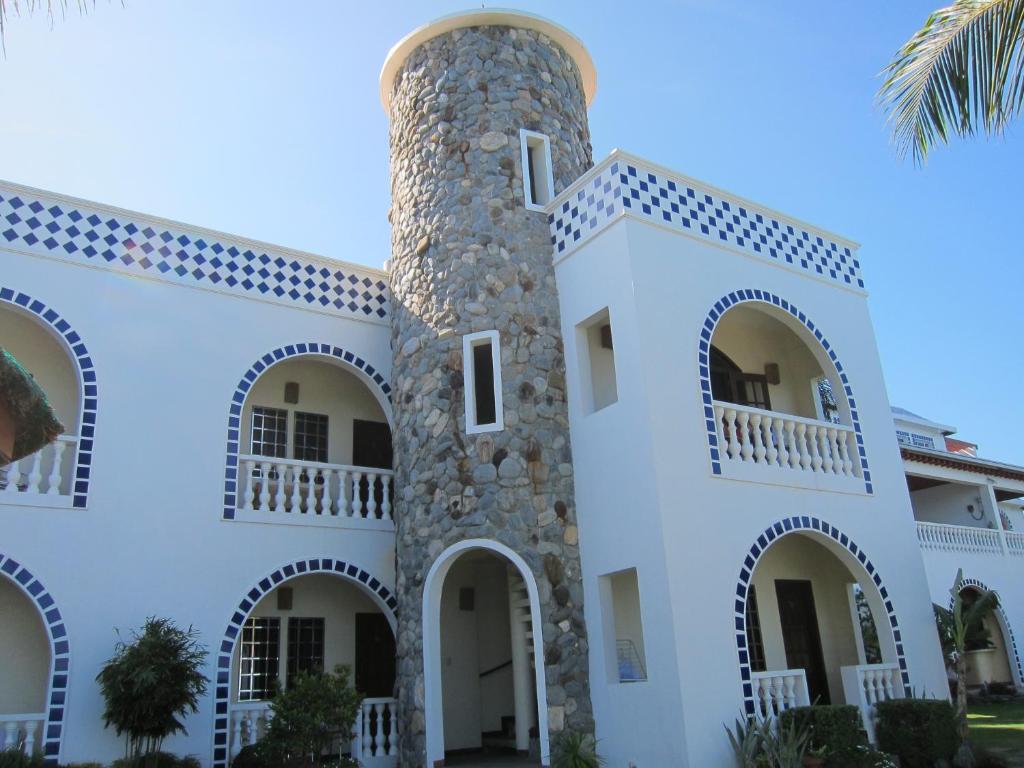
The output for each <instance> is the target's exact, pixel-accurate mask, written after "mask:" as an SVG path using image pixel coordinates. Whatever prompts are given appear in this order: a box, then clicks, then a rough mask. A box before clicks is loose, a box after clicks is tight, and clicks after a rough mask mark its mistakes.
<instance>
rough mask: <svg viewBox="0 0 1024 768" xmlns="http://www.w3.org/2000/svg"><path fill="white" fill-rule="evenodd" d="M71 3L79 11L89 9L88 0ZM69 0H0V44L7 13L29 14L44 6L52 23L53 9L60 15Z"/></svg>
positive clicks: (74, 0)
mask: <svg viewBox="0 0 1024 768" xmlns="http://www.w3.org/2000/svg"><path fill="white" fill-rule="evenodd" d="M70 2H71V3H73V4H74V5H76V6H78V11H79V13H86V12H87V11H88V10H89V2H88V0H70ZM68 4H69V0H20V2H19V0H0V46H2V45H3V41H4V28H5V22H6V21H7V15H8V14H9V13H11V12H12V11H13V12H14V13H16V14H19V15H20V14H21V12H22V11H23V10H24V11H25V13H27V14H29V15H31V14H33V13H35V12H36V11H37V10H39V9H41V8H43V7H45V8H46V15H47V17H48V18H49V19H50V23H51V24H52V23H53V19H54V11H56V10H58V9H59V10H60V12H61V15H62V16H63V15H64V13H65V12H66V11H67V9H68ZM92 5H94V6H95V5H96V0H92Z"/></svg>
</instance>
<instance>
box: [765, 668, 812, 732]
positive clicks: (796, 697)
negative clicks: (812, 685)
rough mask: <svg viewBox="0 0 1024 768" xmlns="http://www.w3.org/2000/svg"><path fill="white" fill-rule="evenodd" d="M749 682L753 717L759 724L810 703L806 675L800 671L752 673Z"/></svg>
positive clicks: (785, 670)
mask: <svg viewBox="0 0 1024 768" xmlns="http://www.w3.org/2000/svg"><path fill="white" fill-rule="evenodd" d="M750 681H751V684H752V685H753V688H754V705H755V707H756V712H755V716H756V717H757V719H758V721H759V722H764V721H765V720H774V719H775V718H776V717H778V716H779V715H780V714H782V713H783V712H785V711H786V710H787V709H793V708H794V707H806V706H808V705H809V704H810V703H811V699H810V696H809V694H808V693H807V674H806V673H805V672H804V670H802V669H783V670H778V671H772V672H754V673H753V674H751V676H750Z"/></svg>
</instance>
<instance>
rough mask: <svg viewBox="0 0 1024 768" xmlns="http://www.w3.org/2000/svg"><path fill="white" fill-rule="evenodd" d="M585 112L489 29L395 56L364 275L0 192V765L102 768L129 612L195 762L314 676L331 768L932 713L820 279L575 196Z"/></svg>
mask: <svg viewBox="0 0 1024 768" xmlns="http://www.w3.org/2000/svg"><path fill="white" fill-rule="evenodd" d="M595 87H596V74H595V70H594V67H593V64H592V62H591V60H590V57H589V54H588V53H587V52H586V50H585V48H584V47H583V45H582V44H581V43H580V42H579V41H578V40H577V39H576V38H574V37H573V36H572V35H571V34H570V33H569V32H567V31H566V30H564V29H562V28H561V27H558V26H557V25H555V24H552V23H551V22H548V21H545V20H543V19H539V18H537V17H534V16H531V15H528V14H523V13H517V12H508V11H487V10H484V11H473V12H469V13H466V14H461V15H457V16H454V17H449V18H446V19H442V20H440V21H438V22H435V23H433V24H430V25H427V26H425V27H423V28H421V29H419V30H417V31H415V32H414V33H412V34H411V35H410V36H409V37H407V38H405V39H404V40H403V41H402V42H400V43H399V44H398V45H397V46H396V47H395V48H394V49H393V50H392V52H391V53H390V55H389V56H388V58H387V61H386V63H385V67H384V71H383V72H382V75H381V92H382V99H383V102H384V105H385V108H386V109H387V110H388V113H389V116H390V117H391V119H392V136H391V149H392V157H391V167H392V174H393V183H392V188H393V190H394V195H395V199H394V201H393V206H392V211H391V220H392V224H393V227H394V237H393V252H392V254H391V259H390V272H389V273H385V272H382V271H379V270H375V269H372V268H368V267H363V266H357V265H353V264H349V263H346V262H343V261H338V260H335V259H326V258H322V257H319V256H313V255H310V254H305V253H299V252H296V251H291V250H288V249H286V248H281V247H278V246H271V245H267V244H264V243H257V242H253V241H250V240H246V239H244V238H239V237H236V236H233V235H226V234H223V233H219V232H214V231H211V230H206V229H202V228H198V227H194V226H190V225H185V224H179V223H176V222H171V221H166V220H162V219H159V218H156V217H153V216H149V215H145V214H139V213H134V212H130V211H124V210H119V209H115V208H111V207H110V206H105V205H101V204H97V203H92V202H87V201H83V200H76V199H72V198H68V197H65V196H62V195H59V194H54V193H50V192H43V191H40V190H36V189H31V188H27V187H22V186H18V185H15V184H0V249H2V258H3V260H4V264H5V270H4V274H3V276H2V277H0V346H3V347H4V348H6V349H9V350H10V351H11V352H12V353H13V354H14V355H15V356H17V357H18V359H19V360H21V361H22V362H23V363H24V364H25V366H26V367H28V368H29V369H30V370H31V371H33V373H34V374H35V376H36V377H37V380H38V381H39V382H40V384H41V385H42V386H43V388H44V389H45V391H46V392H47V394H48V395H49V397H50V400H51V402H52V404H53V406H54V408H55V409H56V412H57V415H58V417H59V418H60V420H61V421H62V422H63V423H64V424H65V425H66V428H67V435H66V436H64V437H62V438H60V439H59V440H58V441H57V442H56V443H54V444H53V445H52V446H50V447H48V448H46V449H44V450H43V451H42V452H41V453H40V454H37V455H34V456H32V457H29V458H28V459H25V460H23V461H21V462H19V463H18V464H17V465H16V466H14V467H12V468H9V469H8V470H6V472H0V515H2V518H3V529H4V536H3V540H2V543H0V577H2V578H0V615H2V616H3V617H4V620H3V621H2V622H0V679H2V680H4V681H5V683H4V685H3V686H0V724H2V727H0V734H5V738H6V739H7V740H8V741H9V742H11V743H13V742H15V741H16V740H19V739H26V740H27V741H28V742H29V743H30V744H32V745H35V746H36V747H38V748H41V749H43V750H44V751H45V753H46V755H47V756H48V757H49V758H51V759H56V758H60V759H61V760H63V761H85V760H97V759H98V760H108V759H111V758H113V757H115V756H117V755H118V754H119V753H120V750H121V746H120V743H119V740H118V739H117V738H116V737H115V735H114V734H113V733H112V732H111V731H107V730H104V729H103V727H102V722H101V720H100V712H101V711H102V701H101V698H100V693H99V689H98V686H97V685H96V683H95V682H94V678H95V676H96V673H97V672H98V670H99V668H100V666H101V664H102V663H103V662H104V661H105V660H106V659H107V658H108V657H109V656H110V655H111V653H112V651H113V645H114V642H115V640H116V638H117V635H116V634H115V628H116V629H120V630H121V631H122V632H123V631H126V630H129V629H130V628H133V627H137V626H139V625H140V624H141V623H142V622H143V620H144V619H145V618H146V617H147V616H150V615H160V616H168V617H171V618H173V619H174V620H175V621H177V622H178V623H180V624H183V625H188V624H191V625H193V626H195V627H196V628H197V629H198V630H199V632H200V633H201V637H202V640H203V642H204V643H205V644H206V645H207V646H208V648H209V649H210V651H211V657H210V660H209V665H208V670H207V672H208V674H209V676H210V677H211V680H212V685H211V688H210V692H209V695H208V696H207V697H206V698H205V699H204V701H203V702H202V705H201V708H200V711H199V713H198V714H196V715H195V716H193V717H190V718H189V719H188V722H187V725H188V729H189V733H188V735H187V736H182V737H180V738H175V739H173V740H172V741H171V742H169V743H168V744H167V747H168V748H169V749H172V750H174V751H177V752H179V753H183V754H184V753H192V754H196V755H198V756H199V757H200V758H201V759H202V761H203V764H204V766H216V767H217V768H220V767H221V766H225V765H226V764H227V763H228V762H229V761H230V758H231V757H232V756H233V755H234V754H235V753H236V752H237V750H238V749H239V748H240V747H241V746H242V745H243V744H245V743H249V742H251V741H252V740H253V739H254V738H256V737H258V735H259V734H260V732H261V729H262V728H263V727H265V713H266V711H267V704H266V699H267V696H268V693H269V691H270V690H271V689H272V687H273V685H274V684H275V682H276V683H278V684H283V685H287V682H288V680H289V678H290V677H291V676H293V675H294V674H295V673H296V672H298V671H301V670H304V669H311V668H321V667H332V666H333V665H335V664H339V663H341V664H349V665H352V666H353V668H354V672H355V684H356V686H357V688H358V689H359V690H360V691H362V692H363V693H364V694H365V695H366V696H367V699H366V701H365V703H364V705H363V708H362V712H361V715H360V720H359V722H358V723H357V735H356V737H355V738H354V740H353V742H352V744H350V745H349V744H344V745H341V746H340V750H341V751H349V750H351V751H352V752H353V753H354V754H355V755H356V756H357V757H359V759H360V760H361V761H362V762H363V764H364V765H366V766H377V765H395V764H398V763H400V764H401V765H407V766H431V767H433V766H436V765H440V764H442V763H443V761H446V760H447V761H448V763H449V764H454V763H455V762H458V758H459V754H460V753H461V752H464V751H467V750H468V751H473V750H478V749H481V748H485V747H486V748H501V747H507V748H518V749H520V750H524V751H527V752H529V753H530V754H531V755H532V756H533V757H534V758H536V760H535V762H538V763H539V762H543V763H544V764H546V763H547V759H548V755H549V753H550V748H551V741H552V740H553V739H554V738H555V737H557V735H558V734H559V733H560V732H562V731H564V730H565V729H572V730H578V731H592V730H596V733H597V736H598V737H599V739H600V745H601V751H602V752H603V753H604V754H605V755H606V756H607V757H608V759H609V765H613V766H626V765H630V764H633V765H636V766H642V767H648V768H655V767H656V766H666V765H689V766H695V767H696V766H709V765H725V764H727V763H728V762H729V761H730V760H731V758H730V756H729V747H728V743H727V741H726V739H725V736H724V733H723V731H722V724H723V723H732V722H733V721H734V720H735V718H736V717H737V716H738V715H739V714H740V713H741V712H743V711H745V712H747V713H750V714H756V715H758V716H761V717H764V716H770V715H771V714H773V713H774V712H776V711H778V710H779V709H784V708H787V707H790V706H793V705H795V704H801V703H808V702H810V701H812V700H820V701H832V702H850V703H853V704H855V705H857V706H859V707H860V708H861V710H862V712H863V713H864V717H865V722H866V725H867V726H868V728H869V729H870V728H871V704H870V703H869V702H872V701H874V700H876V699H878V698H890V697H901V696H905V695H909V694H910V693H911V691H915V690H916V691H927V692H929V693H932V694H934V695H944V694H945V686H946V676H945V671H944V667H943V663H942V657H941V652H940V648H939V643H938V639H937V636H936V632H935V629H934V623H933V618H932V607H931V603H932V600H933V599H938V597H941V585H942V584H945V583H946V582H947V580H948V581H950V582H951V575H950V574H948V573H946V572H945V570H948V568H946V565H945V564H944V561H943V563H942V567H941V568H940V567H938V566H939V564H940V561H939V560H938V559H937V558H948V560H949V562H948V566H949V568H952V567H953V566H954V563H955V561H956V560H957V557H958V555H949V554H946V553H933V552H931V551H930V550H926V553H925V559H922V558H921V557H919V556H918V554H917V553H918V552H919V551H920V550H919V547H918V541H917V538H916V535H918V534H919V530H920V528H919V527H918V528H915V513H916V514H917V517H918V519H919V520H920V519H922V518H921V514H922V513H921V507H919V505H918V504H917V500H916V499H917V498H918V495H919V494H920V493H921V492H922V491H921V490H918V489H916V488H914V486H913V484H912V486H911V488H912V491H913V494H911V495H908V492H907V490H906V488H907V482H906V480H905V476H904V469H905V467H906V468H907V472H908V473H909V472H913V474H914V475H915V476H916V475H925V476H927V475H928V473H934V472H937V471H938V470H937V469H935V468H934V467H933V465H932V464H927V463H924V462H923V460H921V461H920V467H921V471H920V472H919V471H918V463H919V459H918V458H917V457H918V456H921V455H925V454H927V453H929V452H928V449H927V448H920V447H914V448H905V449H904V462H903V463H901V458H900V452H899V448H898V445H897V443H896V442H895V441H894V440H893V435H892V426H893V422H892V414H891V412H890V406H889V403H888V400H887V397H886V392H885V386H884V382H883V379H882V371H881V365H880V362H879V356H878V351H877V348H876V345H875V341H874V331H873V328H872V326H871V321H870V317H869V314H868V306H867V293H866V289H865V286H864V282H863V278H862V274H861V265H860V261H859V256H858V253H857V246H856V244H854V243H852V242H850V241H848V240H846V239H844V238H841V237H839V236H837V235H834V234H831V233H829V232H827V231H825V230H823V229H821V228H819V227H815V226H812V225H810V224H807V223H803V222H801V221H799V220H796V219H794V218H792V217H789V216H786V215H784V214H781V213H778V212H776V211H772V210H770V209H767V208H765V207H764V206H761V205H758V204H756V203H752V202H750V201H747V200H744V199H743V198H740V197H738V196H736V195H733V194H731V193H727V192H724V191H722V190H719V189H716V188H714V187H711V186H709V185H708V184H705V183H703V182H699V181H696V180H693V179H690V178H688V177H686V176H683V175H682V174H679V173H676V172H674V171H671V170H668V169H665V168H662V167H660V166H658V165H656V164H654V163H652V162H649V161H647V160H643V159H641V158H637V157H634V156H632V155H628V154H626V153H624V152H618V151H616V152H614V153H613V154H612V155H611V156H609V157H607V158H605V159H604V160H601V161H599V162H598V163H597V164H594V163H593V161H592V158H591V147H590V140H589V129H588V126H587V115H586V106H587V104H588V103H589V101H590V99H591V98H592V97H593V95H594V91H595ZM353 224H354V225H355V224H356V223H353ZM933 426H934V425H933ZM915 429H917V428H916V427H915ZM936 429H937V430H938V432H941V431H942V430H941V428H936ZM917 431H919V432H921V435H922V436H926V433H927V434H931V433H930V432H928V430H927V429H925V427H924V426H921V427H920V429H917ZM911 433H912V431H911V432H908V434H911ZM936 434H937V433H936ZM909 439H910V440H911V441H913V439H914V438H913V437H911V438H909ZM938 447H939V448H941V445H940V446H938ZM933 448H935V446H934V445H933ZM932 453H936V454H937V455H941V456H943V457H950V456H952V459H949V460H951V461H956V462H961V463H964V462H967V463H971V462H974V464H977V463H978V462H979V461H980V460H977V459H974V458H973V457H969V456H966V455H962V454H955V455H954V454H948V453H945V452H940V451H934V450H933V451H932ZM929 455H930V454H929ZM972 466H973V464H972ZM942 471H943V472H945V471H948V472H963V473H965V474H964V475H963V476H964V477H967V476H968V475H969V474H970V471H973V470H970V471H969V470H962V469H948V470H947V469H946V468H943V469H942ZM985 472H989V474H992V471H990V470H979V471H978V474H977V477H979V478H980V477H982V476H984V473H985ZM993 476H994V475H993ZM971 477H974V476H973V475H971ZM1005 482H1006V483H1009V482H1010V480H1009V479H1006V480H1005ZM1013 482H1015V483H1016V486H1012V487H1011V486H1009V485H1004V478H1003V475H999V479H998V481H997V482H994V485H995V488H994V489H993V490H992V491H991V494H990V495H991V499H989V500H986V501H983V502H982V503H981V505H982V507H983V508H984V509H986V510H987V509H988V507H987V506H985V505H987V504H989V503H991V504H992V505H995V504H997V503H1003V502H1002V501H1001V500H1000V492H1001V491H1000V489H1004V488H1010V489H1011V490H1012V489H1013V488H1024V486H1022V485H1021V483H1020V482H1019V480H1015V481H1013ZM981 485H985V487H986V488H990V487H991V486H992V484H987V485H986V484H984V483H980V482H979V487H980V486H981ZM979 493H980V491H979ZM1018 495H1019V494H1018ZM911 496H914V497H915V503H914V507H913V508H912V506H911ZM985 498H986V499H988V498H989V497H988V496H986V497H985ZM993 509H994V507H993ZM1007 514H1008V515H1011V516H1012V515H1013V514H1016V515H1017V516H1018V519H1020V518H1019V516H1020V507H1019V505H1018V506H1016V507H1013V508H1012V509H1009V508H1008V511H1007ZM936 521H937V522H942V523H947V522H962V521H959V520H952V519H948V520H947V519H944V518H943V519H937V520H936ZM1022 525H1024V523H1022ZM978 530H979V535H980V536H981V537H982V538H984V537H985V536H988V538H989V539H992V540H994V541H995V542H996V545H997V546H998V547H1005V548H1007V549H1012V547H1011V545H1010V544H1009V542H1010V541H1011V537H1010V536H1009V535H1008V534H1007V535H1004V534H1002V533H999V532H998V529H995V530H992V531H988V530H985V529H978ZM980 540H981V539H979V541H980ZM985 540H988V539H985ZM1013 546H1016V545H1013ZM972 557H974V556H973V555H972ZM978 557H979V558H982V557H989V558H990V560H991V563H986V567H985V568H982V567H981V564H980V562H979V564H978V568H977V570H976V572H977V574H979V575H977V576H975V578H977V579H979V580H983V581H985V582H986V583H987V584H988V585H989V586H993V587H1000V588H1008V586H1007V585H1008V583H1009V582H1010V580H1011V573H1010V570H1009V568H1010V567H1011V566H1012V565H1013V562H1012V557H1011V556H1010V555H1009V554H1006V553H1005V552H1003V551H1002V550H1000V552H998V553H993V554H991V555H987V554H985V555H978ZM933 560H934V564H935V565H936V567H934V568H933ZM997 560H998V563H999V565H996V561H997ZM926 564H927V569H926ZM989 564H991V565H992V568H991V569H989V568H988V567H987V566H988V565H989ZM1000 568H1001V569H1002V570H999V569H1000ZM943 569H945V570H943ZM968 570H969V571H970V570H971V569H970V568H969V569H968ZM939 571H942V572H941V573H940V572H939ZM969 575H971V574H970V573H969ZM947 577H948V578H947ZM937 595H938V597H936V596H937ZM1018 604H1019V601H1018ZM1006 608H1007V610H1008V611H1009V610H1011V609H1013V606H1011V605H1010V604H1009V602H1007V603H1006ZM1018 620H1019V619H1018Z"/></svg>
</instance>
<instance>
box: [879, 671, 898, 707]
mask: <svg viewBox="0 0 1024 768" xmlns="http://www.w3.org/2000/svg"><path fill="white" fill-rule="evenodd" d="M895 677H896V670H894V669H886V670H883V671H882V684H883V686H884V688H885V701H892V700H893V699H895V698H896V691H895V690H894V688H895V686H894V680H893V678H895Z"/></svg>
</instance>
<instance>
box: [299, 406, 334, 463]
mask: <svg viewBox="0 0 1024 768" xmlns="http://www.w3.org/2000/svg"><path fill="white" fill-rule="evenodd" d="M294 435H295V440H294V451H295V455H294V456H293V457H292V458H295V459H300V460H301V461H319V462H326V461H327V417H326V416H324V415H323V414H319V413H303V412H302V411H296V412H295V431H294Z"/></svg>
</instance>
